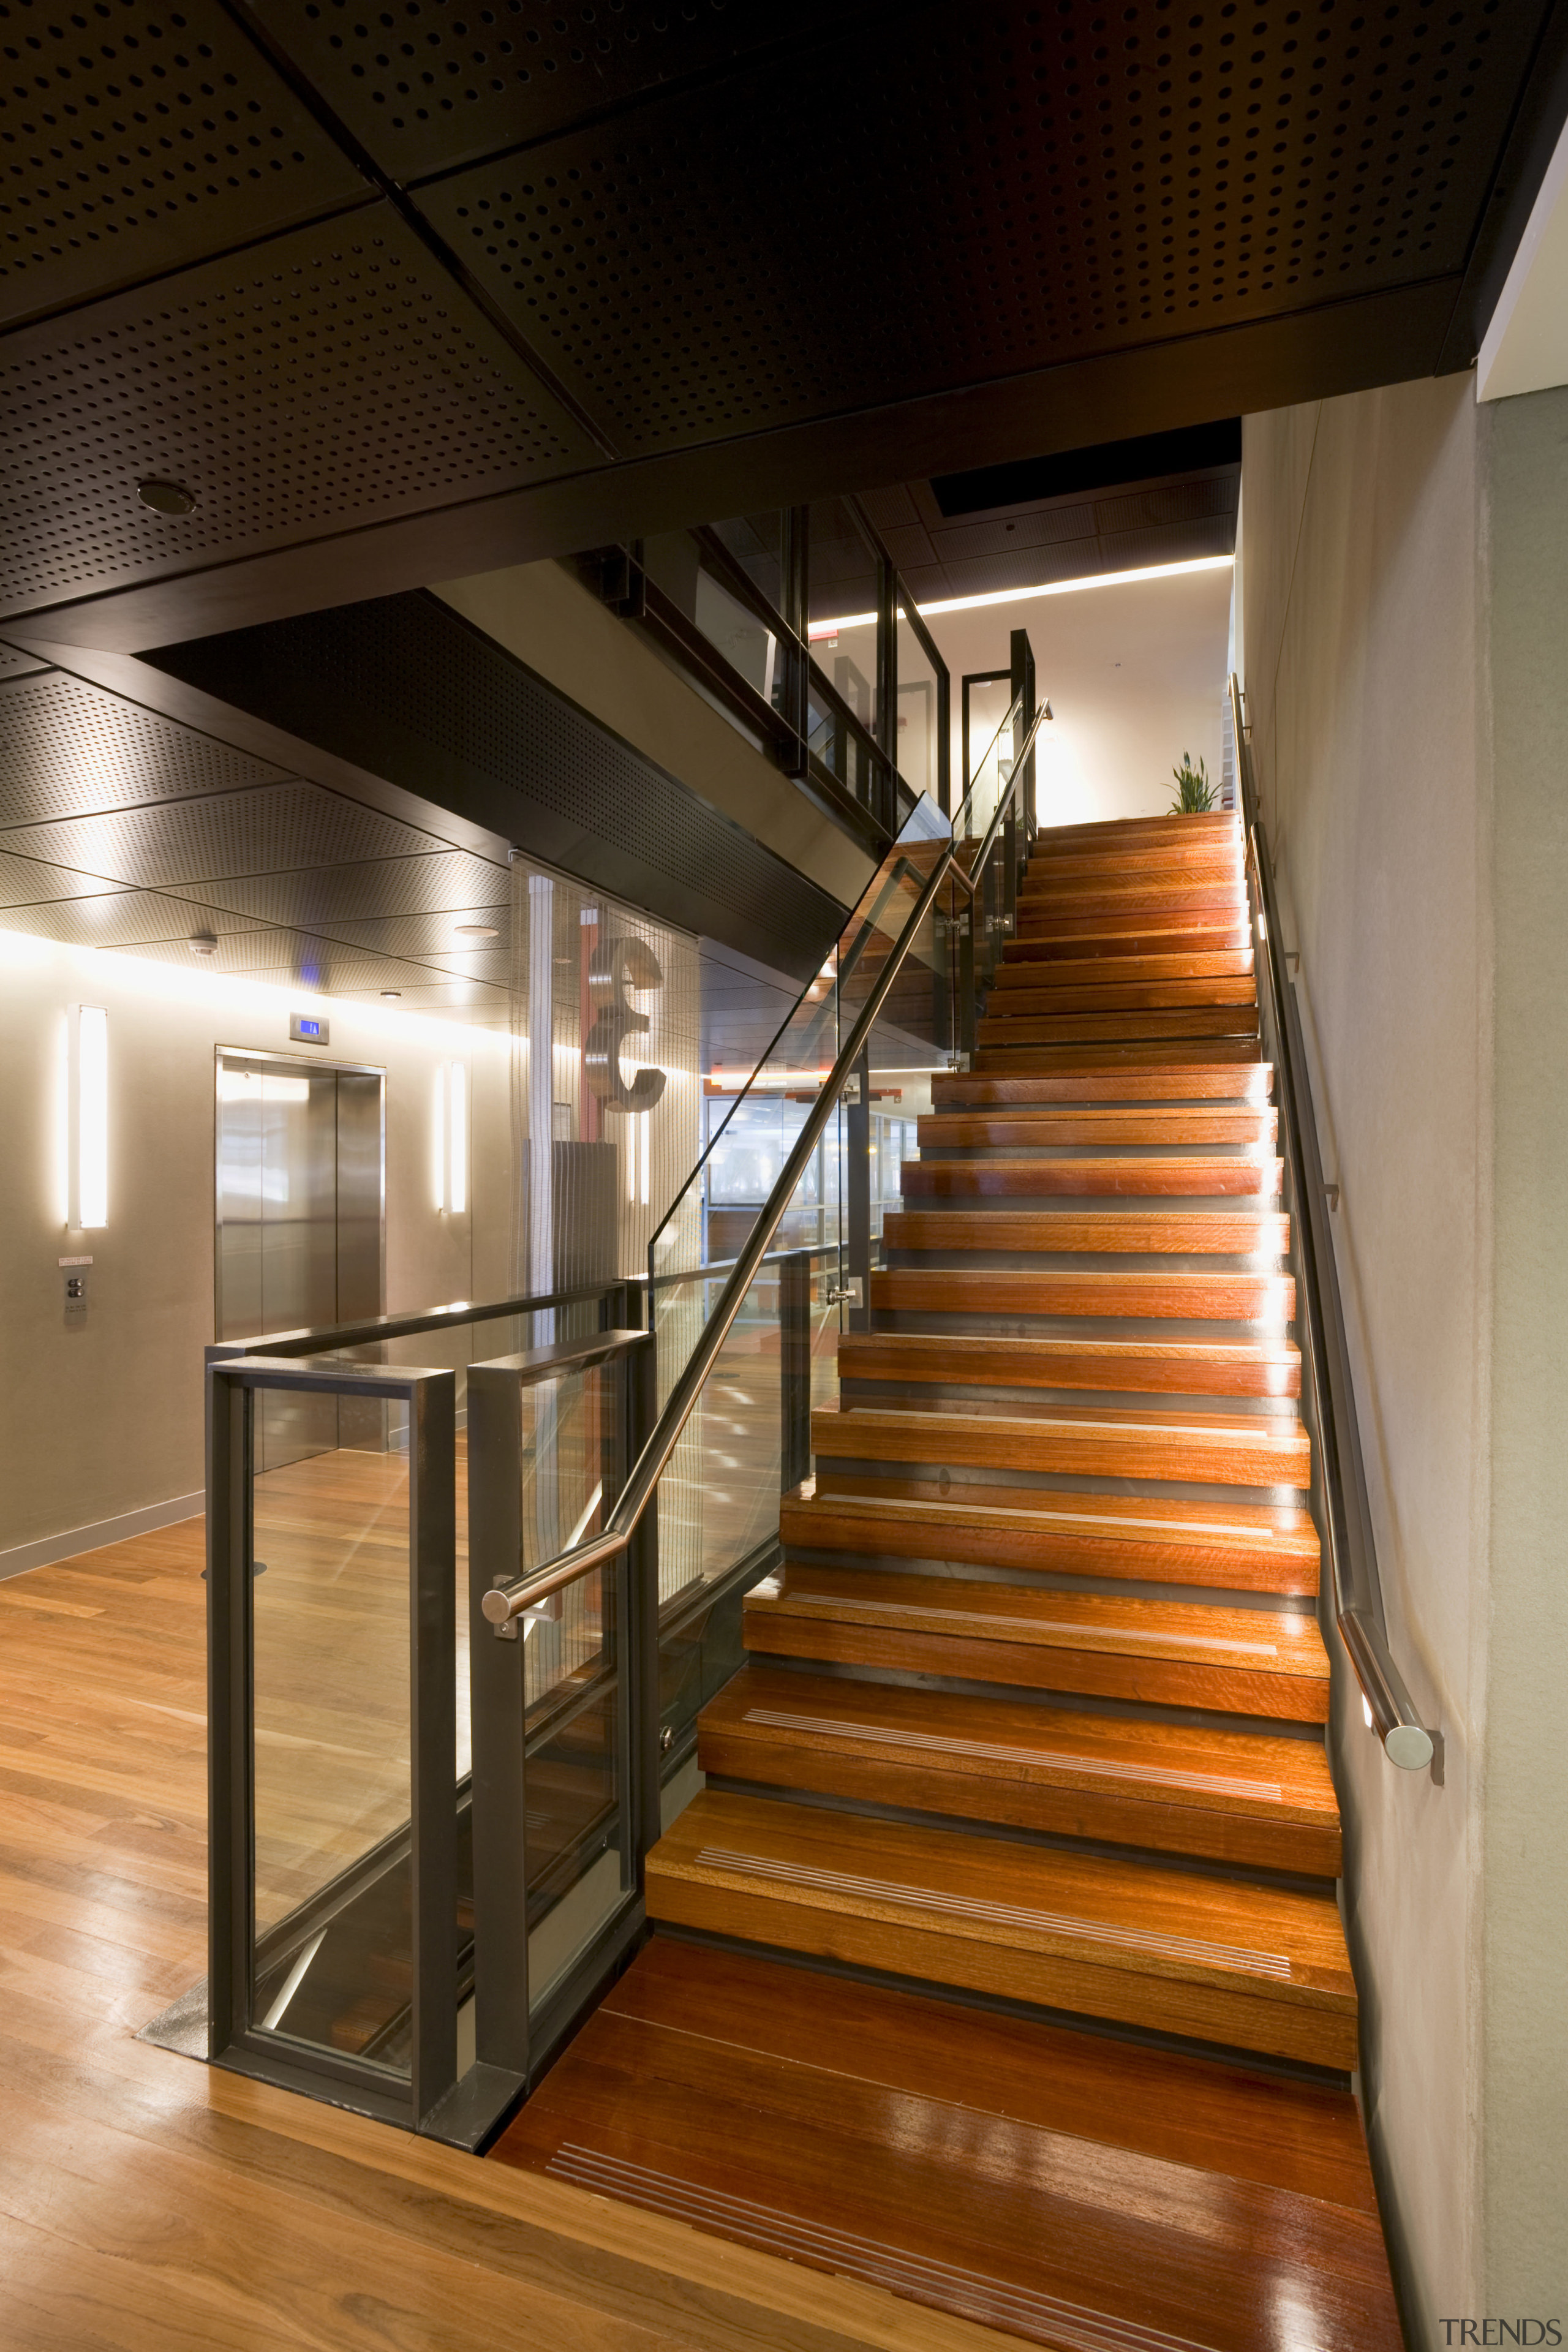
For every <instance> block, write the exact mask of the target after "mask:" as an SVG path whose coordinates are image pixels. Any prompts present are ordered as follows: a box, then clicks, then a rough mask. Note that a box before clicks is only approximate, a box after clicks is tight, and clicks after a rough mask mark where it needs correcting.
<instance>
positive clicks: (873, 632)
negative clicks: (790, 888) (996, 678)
mask: <svg viewBox="0 0 1568 2352" xmlns="http://www.w3.org/2000/svg"><path fill="white" fill-rule="evenodd" d="M578 563H579V569H580V571H581V572H582V573H583V576H584V578H585V579H586V580H587V581H588V582H589V583H590V584H591V585H593V586H594V587H595V589H596V591H597V593H599V594H600V595H601V596H602V597H603V598H604V599H605V602H606V603H608V604H611V605H613V606H614V608H615V609H616V611H617V612H618V613H619V614H621V615H622V616H623V617H624V618H625V619H626V620H627V621H629V622H632V623H634V624H635V625H637V627H638V628H639V629H641V630H643V631H644V632H645V633H647V635H650V636H651V637H652V638H653V639H654V641H655V642H656V644H658V646H659V647H660V649H661V651H662V652H663V653H664V654H665V655H666V656H667V657H668V658H670V659H671V660H672V661H673V662H674V663H675V664H676V666H677V667H679V668H681V669H682V670H683V671H684V672H685V673H686V674H687V676H688V677H690V679H691V681H692V683H693V684H694V685H695V686H696V687H697V689H698V691H699V692H700V693H701V694H702V695H703V696H704V697H705V698H706V699H707V700H709V701H710V702H711V703H713V704H714V705H715V707H716V708H718V709H720V710H721V711H722V712H723V714H724V716H725V717H726V718H727V719H730V721H731V724H732V725H733V726H735V727H736V728H737V729H738V730H740V732H741V733H742V734H743V735H745V736H746V737H747V738H748V739H749V740H751V741H752V743H753V744H754V745H756V746H757V748H758V749H760V750H763V751H766V752H768V753H769V754H770V756H772V757H773V758H774V759H776V761H778V763H779V764H780V765H781V766H782V767H783V768H784V772H786V774H788V775H789V776H791V777H792V778H793V779H794V780H795V782H797V783H799V784H800V785H801V786H802V787H803V789H805V790H806V791H807V792H810V793H813V794H814V795H815V796H816V798H817V799H818V800H820V801H821V802H822V803H824V804H825V805H826V807H828V808H829V809H830V810H831V811H832V813H833V814H835V816H837V818H838V819H839V821H840V822H841V823H843V824H845V826H846V828H847V830H848V831H850V832H852V833H854V834H855V835H857V837H858V838H859V839H860V840H862V841H863V842H864V843H865V845H866V846H867V847H868V848H870V849H872V850H873V851H875V852H877V853H879V852H880V851H881V850H882V849H883V848H884V847H885V846H886V845H887V843H888V842H889V840H890V839H892V838H893V837H894V836H895V835H897V833H898V832H899V830H900V826H901V825H902V824H903V823H904V821H905V820H906V818H907V817H908V816H909V814H910V810H911V809H912V808H913V806H914V804H915V803H916V802H917V801H918V800H919V799H920V798H921V795H922V794H925V793H929V794H930V795H931V798H932V799H933V800H934V801H935V802H936V803H937V805H938V806H939V807H940V808H941V809H942V810H943V811H944V812H945V811H946V810H947V808H948V806H949V799H950V795H949V783H948V776H949V764H950V753H949V741H948V738H949V679H948V672H947V666H946V664H945V663H944V662H943V661H942V656H941V655H940V654H939V653H938V651H937V648H936V646H935V644H934V642H933V641H932V639H931V634H930V632H929V631H928V630H927V628H926V626H925V625H924V623H923V622H922V620H921V616H920V614H919V612H918V610H917V608H916V605H915V602H914V599H913V597H912V596H911V595H910V593H909V591H908V589H907V588H906V587H905V586H904V584H903V583H902V582H901V581H900V578H899V575H898V572H897V570H896V568H895V566H894V563H893V561H892V558H891V556H890V555H889V552H888V550H887V548H886V546H885V545H884V544H883V541H882V540H881V539H880V537H879V534H878V532H877V530H876V529H875V527H874V525H873V524H872V523H871V521H870V519H869V517H868V514H867V512H866V509H865V508H864V506H863V505H862V504H861V502H860V500H858V499H820V500H818V501H817V502H816V504H815V505H812V506H809V507H795V508H786V509H773V510H771V511H766V512H762V513H756V514H748V515H740V516H734V517H731V519H730V520H727V521H723V522H718V523H712V524H708V525H705V526H703V527H702V528H700V529H699V530H675V531H663V532H660V533H658V535H657V536H655V537H652V538H648V539H643V540H637V541H633V542H631V543H630V544H629V545H627V546H625V547H619V548H600V549H596V550H595V551H593V552H592V553H590V554H587V555H584V556H583V557H581V558H579V559H578Z"/></svg>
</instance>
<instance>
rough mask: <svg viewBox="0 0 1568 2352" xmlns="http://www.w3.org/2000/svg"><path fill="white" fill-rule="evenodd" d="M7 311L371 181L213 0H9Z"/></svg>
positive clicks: (2, 99)
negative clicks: (171, 0) (80, 0)
mask: <svg viewBox="0 0 1568 2352" xmlns="http://www.w3.org/2000/svg"><path fill="white" fill-rule="evenodd" d="M0 159H3V160H0V320H11V319H20V318H25V317H27V316H31V315H34V314H37V313H39V312H42V311H47V310H60V309H63V308H64V307H65V306H66V305H68V303H71V302H76V301H80V300H82V299H84V298H86V297H88V296H89V295H92V294H97V293H100V292H102V291H104V290H105V289H108V288H110V287H111V286H124V285H128V284H130V283H132V282H133V281H134V280H136V279H138V278H154V277H157V276H159V275H160V274H161V273H162V272H163V271H164V270H168V269H177V268H181V267H183V266H184V264H185V263H186V262H189V261H195V260H197V259H199V258H200V257H202V256H203V255H204V254H208V253H212V252H214V251H216V250H217V249H219V248H221V247H225V246H235V245H244V244H247V243H249V241H250V240H251V239H252V238H253V237H257V236H265V235H266V233H267V232H268V230H270V229H277V228H285V227H289V226H291V225H292V224H293V223H294V222H296V221H302V220H309V219H311V218H313V217H315V216H317V215H321V214H323V213H328V212H331V211H333V210H335V209H337V208H338V207H339V206H340V205H347V204H354V203H357V202H359V201H361V200H362V199H363V197H364V196H365V195H366V194H367V193H368V190H367V188H366V184H365V183H364V181H363V179H362V178H361V177H360V175H359V173H357V172H356V171H355V170H354V168H353V164H352V163H350V162H349V160H348V158H347V157H346V156H345V155H344V154H343V153H342V151H341V150H340V149H339V148H338V147H336V146H335V145H334V144H333V143H332V142H331V139H329V138H328V136H327V134H326V133H325V132H324V131H321V129H319V128H318V126H317V124H316V123H315V122H314V121H312V120H311V118H310V114H309V113H308V112H307V111H306V110H305V108H304V107H303V106H302V105H301V104H300V100H298V99H297V98H296V97H295V96H294V94H293V92H292V91H291V90H290V89H289V87H288V85H287V83H286V82H284V81H283V80H282V79H281V78H280V77H279V75H278V74H277V73H276V72H275V71H274V70H273V68H272V67H271V66H270V65H269V64H268V61H267V60H266V58H264V57H262V56H261V55H260V53H259V52H258V49H257V48H256V47H255V46H254V45H253V44H252V43H251V42H250V41H248V40H247V38H246V37H245V36H244V34H243V33H242V32H240V31H239V30H238V28H237V26H235V25H234V24H233V23H232V22H231V21H230V19H229V17H228V16H226V14H225V12H224V10H223V9H222V8H220V7H219V6H217V5H216V0H181V5H179V6H178V7H177V8H174V9H172V10H168V9H163V8H160V7H159V6H158V5H156V0H87V5H73V0H0Z"/></svg>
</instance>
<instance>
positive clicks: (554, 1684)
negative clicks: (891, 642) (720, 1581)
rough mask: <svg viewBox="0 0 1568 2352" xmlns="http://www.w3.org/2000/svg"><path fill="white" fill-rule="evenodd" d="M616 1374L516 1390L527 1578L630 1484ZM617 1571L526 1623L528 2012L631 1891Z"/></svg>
mask: <svg viewBox="0 0 1568 2352" xmlns="http://www.w3.org/2000/svg"><path fill="white" fill-rule="evenodd" d="M624 1379H625V1370H624V1368H623V1367H622V1366H620V1365H618V1364H604V1365H595V1366H594V1367H593V1368H592V1369H591V1370H588V1371H586V1372H572V1373H563V1374H562V1375H561V1376H560V1377H559V1378H557V1379H555V1380H549V1381H537V1382H535V1383H533V1384H532V1385H531V1386H528V1387H525V1388H524V1389H523V1390H522V1391H521V1423H522V1452H521V1460H520V1463H519V1476H520V1478H521V1496H520V1502H521V1525H522V1559H521V1568H522V1570H524V1571H525V1572H526V1571H527V1570H531V1569H535V1568H539V1567H542V1565H543V1564H544V1562H545V1561H546V1560H549V1559H555V1558H557V1557H558V1556H559V1555H560V1554H561V1553H562V1552H563V1551H566V1550H569V1549H570V1548H571V1547H572V1546H573V1545H574V1544H576V1543H581V1542H583V1541H584V1539H585V1538H587V1537H589V1536H592V1535H596V1534H597V1533H598V1531H599V1529H600V1528H602V1527H603V1525H604V1523H605V1517H606V1516H607V1515H608V1513H609V1511H610V1510H611V1509H612V1507H614V1504H615V1499H616V1495H617V1494H618V1493H619V1491H620V1486H621V1482H622V1480H623V1479H624V1477H625V1475H626V1461H625V1454H624V1447H623V1444H622V1419H621V1411H620V1400H621V1383H622V1381H624ZM624 1586H625V1570H624V1568H611V1569H595V1570H592V1571H591V1572H590V1573H589V1574H588V1575H586V1576H583V1577H580V1578H579V1579H578V1580H577V1581H576V1583H574V1584H570V1585H568V1586H567V1587H566V1588H565V1590H564V1591H562V1592H559V1593H555V1594H552V1596H551V1598H550V1599H549V1600H548V1601H545V1602H544V1604H543V1608H542V1613H541V1614H539V1615H534V1616H529V1617H526V1618H524V1620H523V1621H522V1625H521V1640H522V1642H523V1643H524V1644H525V1649H524V1654H523V1695H524V1705H525V1707H526V1711H527V1720H526V1738H527V1748H526V1761H525V1766H524V1770H525V1782H524V1787H525V1794H526V1799H527V1808H526V1821H525V1828H524V1837H525V1847H526V1855H527V1861H526V1871H527V1884H528V1916H529V1990H530V2000H531V2003H533V2004H534V2005H537V2004H538V2002H539V2001H541V2000H544V1999H546V1998H547V1997H548V1995H549V1992H550V1990H551V1986H552V1983H554V1982H555V1980H556V1979H558V1978H559V1977H560V1976H561V1974H562V1972H563V1970H564V1969H568V1968H570V1966H571V1965H572V1963H573V1961H574V1959H575V1958H577V1955H578V1954H579V1952H580V1951H581V1950H582V1949H583V1948H584V1945H585V1944H587V1943H588V1942H590V1941H591V1940H592V1938H593V1937H594V1936H595V1934H596V1933H597V1932H598V1930H599V1928H600V1927H602V1926H603V1925H604V1923H605V1920H606V1919H607V1918H609V1917H610V1916H612V1915H613V1914H614V1912H615V1911H616V1908H617V1907H618V1906H619V1904H620V1902H621V1900H622V1898H623V1896H624V1895H625V1893H626V1889H627V1888H628V1887H629V1886H630V1885H631V1883H632V1865H631V1854H630V1847H629V1822H628V1818H627V1811H626V1802H625V1796H626V1773H627V1757H626V1738H625V1730H626V1725H625V1716H626V1707H625V1698H624V1691H623V1687H622V1675H621V1611H622V1606H623V1603H622V1594H623V1591H624Z"/></svg>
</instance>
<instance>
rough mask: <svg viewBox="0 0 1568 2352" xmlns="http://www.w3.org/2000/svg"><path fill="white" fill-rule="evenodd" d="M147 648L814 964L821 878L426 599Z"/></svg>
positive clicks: (563, 857) (761, 944)
mask: <svg viewBox="0 0 1568 2352" xmlns="http://www.w3.org/2000/svg"><path fill="white" fill-rule="evenodd" d="M149 658H153V656H149ZM155 658H156V660H157V662H158V664H159V666H160V667H163V668H165V669H168V670H170V671H172V672H173V674H174V676H175V677H184V678H185V679H186V680H187V681H188V682H189V683H190V684H191V685H193V686H196V687H199V688H202V689H203V690H204V691H205V692H206V693H209V694H215V695H217V696H218V697H220V698H221V699H222V700H224V701H226V702H228V703H231V704H234V705H236V706H237V708H238V709H242V710H249V711H251V712H253V713H254V714H255V715H256V716H258V718H263V719H269V720H271V721H272V722H273V723H274V724H276V725H279V726H282V727H285V728H287V729H288V730H289V733H290V734H293V735H296V736H299V737H300V738H301V739H302V740H305V741H306V742H311V743H317V744H320V745H321V748H322V749H323V750H326V751H333V752H335V753H336V754H337V755H338V756H339V757H341V758H344V759H349V760H353V761H354V762H355V764H356V765H358V766H360V767H363V768H365V769H368V770H369V771H370V772H372V773H373V774H374V775H379V776H385V777H387V778H389V779H390V780H391V781H392V782H395V783H398V784H402V785H404V786H405V788H406V789H407V790H409V791H411V792H416V793H419V794H421V795H422V797H424V798H425V799H426V800H427V801H433V802H436V803H438V804H439V805H441V806H443V807H446V808H449V809H452V810H454V811H455V812H456V813H457V814H460V815H464V816H468V817H469V818H472V819H474V820H475V821H477V822H478V823H479V824H485V825H487V826H488V827H489V829H490V830H491V831H492V832H495V833H499V834H500V835H502V837H503V838H510V839H512V840H514V841H516V842H518V843H519V844H520V845H521V846H522V847H523V848H525V849H529V850H531V851H532V853H533V854H534V855H535V856H538V857H540V858H542V859H544V860H546V861H547V862H548V863H550V864H552V865H554V866H561V867H563V869H564V870H565V871H567V872H568V873H573V874H576V875H579V876H581V877H583V878H584V880H586V881H590V882H595V883H597V884H599V885H600V886H601V887H604V888H605V889H608V890H611V891H614V892H615V893H616V895H617V896H620V897H623V898H628V899H629V900H630V901H631V902H632V903H633V904H634V905H640V906H645V907H647V908H650V909H651V910H652V911H653V912H655V913H658V914H661V915H663V916H664V917H665V918H666V919H668V920H671V921H674V922H677V923H679V924H680V925H681V926H682V927H683V928H685V929H690V930H701V929H707V930H710V931H712V932H715V933H719V934H720V935H721V936H723V937H725V938H732V940H733V943H734V944H736V945H738V946H741V947H742V948H746V949H748V950H750V951H752V952H753V953H756V954H761V955H765V956H766V957H767V958H768V960H769V961H773V963H775V964H776V965H777V966H778V967H779V968H780V969H781V970H784V971H795V970H796V969H797V968H798V969H799V970H800V971H801V972H802V974H803V976H804V974H805V972H806V971H812V970H815V968H816V965H817V964H818V963H820V961H821V959H822V955H823V953H824V951H825V950H826V947H827V945H828V943H829V942H830V941H831V940H832V939H833V938H834V937H835V935H836V933H837V929H838V926H839V923H840V921H841V919H842V913H841V910H840V909H839V908H837V905H836V904H835V902H834V901H833V900H832V899H830V898H828V897H827V896H826V893H825V892H823V891H821V890H819V889H817V888H816V886H815V885H814V884H813V883H810V882H808V881H807V880H806V879H805V877H804V876H803V875H801V874H798V873H796V872H795V869H794V867H792V866H786V865H785V864H784V861H783V860H782V859H781V858H778V857H775V856H773V853H772V852H771V851H769V850H767V849H765V848H763V845H762V844H761V843H760V842H758V841H755V840H754V839H753V838H752V836H751V835H749V834H746V833H742V831H741V829H740V827H739V826H738V825H735V824H731V823H730V822H728V821H727V820H726V819H725V818H723V817H721V816H720V815H719V814H717V812H716V811H714V810H713V809H711V808H710V807H709V805H708V804H707V803H706V802H704V801H701V800H700V799H698V797H697V795H696V794H695V793H690V792H688V791H687V790H686V789H685V787H684V786H682V785H681V784H679V783H677V782H675V781H674V780H673V779H672V778H671V777H669V776H668V775H666V774H665V773H664V772H663V771H662V770H660V769H658V768H656V767H655V766H653V764H652V763H651V762H650V761H647V760H645V759H642V758H641V757H640V756H639V755H638V754H637V752H636V751H633V750H632V749H631V747H630V746H629V745H628V744H626V743H624V742H622V741H621V740H619V739H618V738H617V737H616V736H613V735H610V734H608V733H607V732H606V731H605V730H604V729H603V728H602V727H599V726H597V725H596V724H595V721H594V720H592V719H589V718H588V717H587V716H586V714H585V713H584V712H583V711H581V710H579V709H577V708H576V706H575V705H574V703H571V702H568V701H567V700H566V699H565V698H564V697H563V696H562V695H560V694H558V693H556V692H555V690H554V689H553V688H551V687H550V686H548V685H546V684H545V682H544V681H543V680H542V678H538V677H535V676H534V675H533V673H532V672H531V671H530V670H527V669H525V668H524V667H522V665H521V663H520V662H517V661H514V660H513V659H512V658H511V656H510V655H508V654H506V653H503V652H502V650H501V649H500V646H496V645H495V644H493V643H492V642H491V641H490V640H489V638H488V637H485V636H482V635H480V634H479V632H478V631H477V630H474V629H470V628H469V627H468V625H466V624H465V623H464V622H462V621H460V620H459V619H458V616H457V614H455V613H453V612H452V611H451V610H450V608H449V607H448V606H447V605H445V604H441V603H440V602H439V600H438V599H437V598H435V597H433V596H426V595H422V594H421V595H410V596H385V597H380V598H377V599H376V600H375V602H374V603H372V604H350V605H340V606H338V607H337V608H335V609H334V610H332V611H331V612H325V613H314V614H305V615H302V616H301V617H300V619H298V620H293V621H279V622H276V623H274V624H272V625H269V626H268V627H266V628H259V629H247V630H239V631H236V632H235V633H234V634H233V635H229V636H226V637H209V638H205V639H202V640H200V641H198V642H197V643H195V644H193V645H186V646H165V647H164V648H163V650H162V651H161V652H160V653H159V654H158V655H157V656H156V657H155ZM59 854H62V855H63V854H64V853H63V852H62V853H59Z"/></svg>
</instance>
